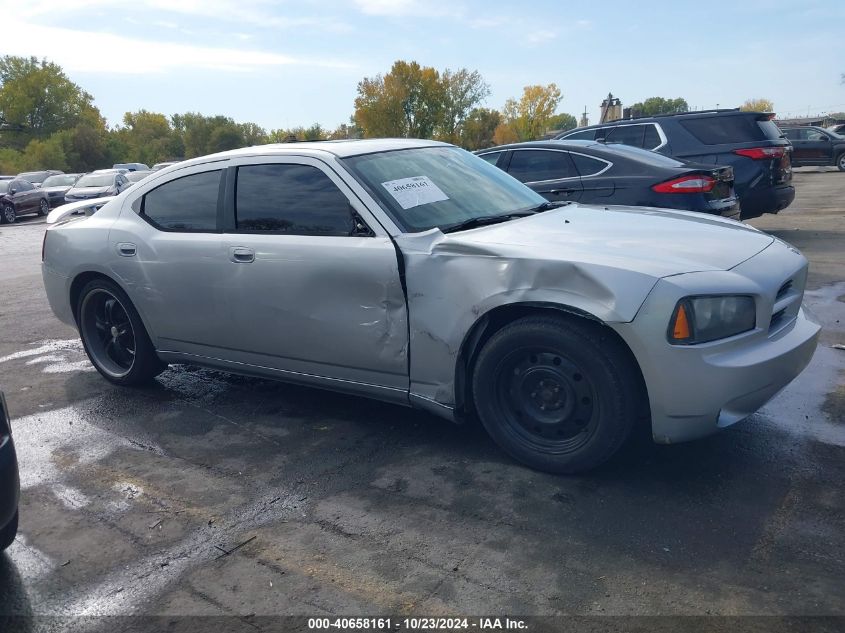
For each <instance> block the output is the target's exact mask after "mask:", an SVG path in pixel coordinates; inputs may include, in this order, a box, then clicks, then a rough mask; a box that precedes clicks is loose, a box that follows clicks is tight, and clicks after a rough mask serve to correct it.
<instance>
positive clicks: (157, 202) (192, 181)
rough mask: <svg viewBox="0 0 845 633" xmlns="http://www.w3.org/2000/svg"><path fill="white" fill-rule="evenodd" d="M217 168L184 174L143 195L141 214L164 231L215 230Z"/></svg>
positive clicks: (218, 181)
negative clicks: (199, 172) (188, 174)
mask: <svg viewBox="0 0 845 633" xmlns="http://www.w3.org/2000/svg"><path fill="white" fill-rule="evenodd" d="M220 173H221V172H220V170H219V169H218V170H215V171H206V172H203V173H201V174H193V175H191V176H183V177H182V178H177V179H176V180H171V181H170V182H166V183H164V184H163V185H161V186H160V187H157V188H155V189H153V190H152V191H150V192H149V193H148V194H146V195H145V196H144V202H143V204H142V207H141V210H142V215H143V216H144V217H146V218H147V219H149V220H150V222H152V223H153V224H154V225H155V226H157V227H159V228H161V229H165V230H167V231H214V230H216V229H217V196H218V192H219V190H220Z"/></svg>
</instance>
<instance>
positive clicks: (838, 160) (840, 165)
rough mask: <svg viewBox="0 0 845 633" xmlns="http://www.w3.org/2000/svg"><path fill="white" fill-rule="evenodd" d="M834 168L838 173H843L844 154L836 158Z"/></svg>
mask: <svg viewBox="0 0 845 633" xmlns="http://www.w3.org/2000/svg"><path fill="white" fill-rule="evenodd" d="M836 167H837V168H838V169H839V171H845V152H842V153H841V154H840V155H839V156H837V157H836Z"/></svg>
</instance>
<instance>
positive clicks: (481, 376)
mask: <svg viewBox="0 0 845 633" xmlns="http://www.w3.org/2000/svg"><path fill="white" fill-rule="evenodd" d="M531 321H532V320H531V319H526V320H523V322H516V323H515V324H513V325H512V326H508V327H505V328H504V329H502V330H500V331H499V332H498V333H497V334H495V335H494V336H493V337H492V338H491V339H490V340H489V341H488V342H487V344H486V345H485V347H484V349H483V350H482V352H481V354H480V355H479V357H478V361H477V362H476V365H475V370H474V372H473V399H474V403H475V408H476V411H477V412H478V415H479V417H480V418H481V422H482V424H483V425H484V428H485V429H486V430H487V432H488V433H489V434H490V436H491V437H492V438H493V440H494V441H495V442H496V443H497V444H499V446H501V447H502V448H503V449H504V450H505V451H506V452H507V453H509V454H510V455H511V456H512V457H514V458H515V459H517V460H519V461H521V462H523V463H525V464H527V465H529V466H531V467H533V468H537V469H539V470H544V471H549V472H556V473H565V472H574V471H579V470H585V469H588V468H592V467H594V466H597V465H598V464H600V463H602V462H604V461H605V460H606V459H607V458H609V457H610V455H612V454H613V453H614V452H616V450H618V448H619V447H620V446H621V444H622V443H623V442H624V441H625V439H626V438H627V437H628V435H629V434H630V431H631V429H632V427H633V417H634V416H633V414H634V411H635V410H636V407H634V406H633V405H634V402H633V401H632V396H633V393H634V392H633V390H632V385H631V384H630V382H631V378H630V376H629V375H626V374H627V372H625V371H620V366H619V365H620V363H619V360H620V359H619V358H618V356H619V350H618V348H617V346H616V345H615V342H613V343H614V344H611V341H609V339H608V338H606V337H605V339H604V341H605V343H607V344H606V345H596V343H595V340H596V338H595V337H594V336H584V332H583V331H582V328H579V327H572V326H571V325H570V324H568V323H567V322H565V321H563V320H560V321H558V322H557V323H556V324H555V325H556V327H549V326H550V325H551V324H552V323H554V320H551V319H542V320H541V321H539V320H538V321H536V322H537V323H540V322H542V323H544V325H545V327H543V328H542V329H538V330H536V331H531V330H530V327H531ZM515 346H518V347H526V348H535V347H539V348H546V349H548V350H549V351H553V352H554V353H555V354H557V355H559V356H561V357H564V358H566V359H568V360H570V361H571V362H572V363H574V364H575V365H576V366H577V367H578V368H579V371H580V372H581V373H583V374H584V376H585V377H586V378H587V379H588V380H589V381H590V382H591V383H592V386H593V389H594V391H595V396H594V412H593V415H594V416H596V419H597V421H596V428H595V429H594V430H593V431H592V434H591V436H590V437H589V438H588V439H587V441H586V442H585V443H584V444H583V445H581V446H580V447H578V448H577V449H575V450H574V451H573V452H571V453H563V454H555V453H551V452H540V451H537V450H536V449H532V448H530V447H528V446H527V445H526V444H525V443H524V442H522V441H520V440H519V438H518V436H516V435H515V433H514V431H512V430H511V429H509V428H508V427H507V424H506V423H505V422H503V421H501V418H502V416H501V413H500V411H499V410H498V405H497V398H496V394H495V393H494V391H495V389H496V377H497V370H498V367H499V366H500V364H501V362H502V361H503V359H504V358H505V355H506V354H507V353H508V352H509V351H511V350H512V349H513V348H514V347H515ZM633 399H634V400H635V398H633ZM629 408H630V410H628V409H629Z"/></svg>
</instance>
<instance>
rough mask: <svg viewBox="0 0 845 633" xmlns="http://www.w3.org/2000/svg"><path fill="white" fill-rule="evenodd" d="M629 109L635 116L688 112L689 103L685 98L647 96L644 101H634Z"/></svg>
mask: <svg viewBox="0 0 845 633" xmlns="http://www.w3.org/2000/svg"><path fill="white" fill-rule="evenodd" d="M631 110H632V111H634V112H636V114H637V116H655V115H657V114H675V113H677V112H689V104H687V101H686V99H682V98H681V97H677V98H676V99H666V98H664V97H649V98H648V99H646V100H645V101H641V102H639V103H635V104H634V105H632V106H631Z"/></svg>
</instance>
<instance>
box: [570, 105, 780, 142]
mask: <svg viewBox="0 0 845 633" xmlns="http://www.w3.org/2000/svg"><path fill="white" fill-rule="evenodd" d="M771 114H772V113H771V112H757V111H754V112H751V111H747V110H740V109H739V108H731V109H724V108H723V109H720V110H715V109H714V110H696V111H694V112H672V113H669V114H655V115H653V116H644V117H637V118H635V119H616V120H615V121H606V122H605V123H595V124H593V125H585V126H583V127H577V128H573V129H571V130H567V131H566V132H561V136H563V135H566V134H571V133H573V132H580V131H581V130H594V129H598V128H604V127H615V126H619V125H636V124H638V123H639V124H641V123H660V122H664V121H667V120H671V119H678V118H683V119H688V118H699V117H700V118H705V117H713V116H754V117H764V116H771Z"/></svg>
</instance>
